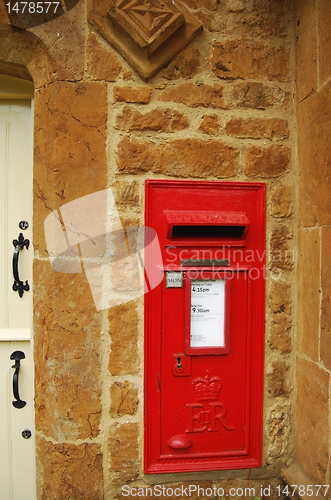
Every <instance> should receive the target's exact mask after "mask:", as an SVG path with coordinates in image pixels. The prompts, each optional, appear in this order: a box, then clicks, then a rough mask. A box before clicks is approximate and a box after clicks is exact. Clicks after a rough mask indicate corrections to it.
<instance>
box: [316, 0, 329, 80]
mask: <svg viewBox="0 0 331 500" xmlns="http://www.w3.org/2000/svg"><path fill="white" fill-rule="evenodd" d="M317 8H318V28H319V32H318V38H319V40H318V57H319V61H318V62H319V65H318V68H319V79H320V83H321V84H323V83H324V82H325V81H326V80H327V79H328V78H329V77H330V76H331V61H330V49H331V39H330V25H331V5H330V2H328V0H320V1H319V2H318V4H317Z"/></svg>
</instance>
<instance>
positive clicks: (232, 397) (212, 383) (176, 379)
mask: <svg viewBox="0 0 331 500" xmlns="http://www.w3.org/2000/svg"><path fill="white" fill-rule="evenodd" d="M145 225H146V226H147V227H151V228H153V229H154V230H155V231H156V233H157V235H158V238H159V242H160V246H161V252H162V260H163V266H162V269H161V272H162V273H163V274H164V279H163V281H162V282H161V283H160V284H159V285H158V286H156V287H155V288H153V289H151V290H150V291H149V292H148V293H147V294H146V295H145V472H146V473H161V472H181V471H182V472H185V471H202V470H215V469H234V468H251V467H259V466H260V465H261V449H262V395H263V353H264V296H265V275H264V271H265V267H264V266H265V186H264V184H261V183H233V182H218V181H216V182H214V181H173V180H170V181H168V180H149V181H146V220H145ZM148 248H151V247H147V250H146V252H145V265H146V267H147V268H148V269H149V272H150V269H151V267H152V265H151V262H152V261H153V255H152V253H151V252H150V251H149V250H148ZM155 272H156V273H159V272H160V269H159V268H158V269H157V270H155ZM169 272H175V273H180V274H174V275H168V276H169V277H170V276H171V277H172V278H173V279H168V280H167V273H169ZM209 302H210V304H211V306H210V307H209V305H208V304H209ZM215 304H216V305H215ZM215 307H216V308H218V309H219V310H218V309H217V311H216V313H215ZM214 313H215V314H214ZM222 318H223V319H222ZM209 325H211V326H209ZM213 325H214V326H213ZM215 325H216V327H215ZM215 328H216V330H215ZM195 329H197V330H195ZM214 330H215V332H216V334H215V332H214ZM196 331H197V332H198V333H196ZM201 332H202V333H201ZM213 332H214V333H213ZM200 338H201V339H202V340H201V339H200ZM206 339H207V340H206ZM208 339H209V340H208ZM204 342H205V344H204Z"/></svg>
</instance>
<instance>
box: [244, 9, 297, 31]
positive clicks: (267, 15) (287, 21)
mask: <svg viewBox="0 0 331 500" xmlns="http://www.w3.org/2000/svg"><path fill="white" fill-rule="evenodd" d="M236 21H237V20H235V26H236V27H237V26H238V29H240V30H241V33H243V34H246V33H249V36H250V37H251V38H254V37H257V38H259V39H261V38H262V37H263V38H270V37H277V38H278V39H282V38H283V39H284V38H285V37H287V36H288V34H289V27H290V26H291V22H292V13H291V12H290V13H288V15H285V14H284V13H279V12H278V15H277V13H276V15H275V14H274V13H273V12H272V8H271V9H270V10H269V9H268V10H264V9H263V8H262V9H261V10H260V12H256V11H255V12H252V13H248V14H246V15H245V16H244V17H240V18H238V21H237V22H236Z"/></svg>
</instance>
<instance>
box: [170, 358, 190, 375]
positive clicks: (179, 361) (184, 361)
mask: <svg viewBox="0 0 331 500" xmlns="http://www.w3.org/2000/svg"><path fill="white" fill-rule="evenodd" d="M172 373H173V375H174V376H175V377H188V376H189V375H190V373H191V358H190V356H186V354H183V353H176V354H173V355H172Z"/></svg>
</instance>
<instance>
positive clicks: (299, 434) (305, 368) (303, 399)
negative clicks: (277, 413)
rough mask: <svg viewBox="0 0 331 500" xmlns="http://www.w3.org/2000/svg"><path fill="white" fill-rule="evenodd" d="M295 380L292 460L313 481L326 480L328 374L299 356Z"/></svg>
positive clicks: (328, 420)
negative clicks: (293, 453) (294, 427)
mask: <svg viewBox="0 0 331 500" xmlns="http://www.w3.org/2000/svg"><path fill="white" fill-rule="evenodd" d="M296 380H297V398H296V429H295V446H296V460H297V462H298V464H299V465H300V467H301V468H302V470H303V471H304V472H305V473H306V474H307V475H308V476H309V477H310V478H311V479H312V480H313V481H314V483H313V484H327V483H326V481H327V480H328V477H327V468H328V460H329V450H330V432H329V430H330V410H329V408H330V389H329V388H330V374H329V373H327V372H326V371H325V370H323V369H322V368H320V367H319V366H317V365H316V364H315V363H313V362H311V361H308V360H305V359H300V358H299V359H298V360H297V375H296Z"/></svg>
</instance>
